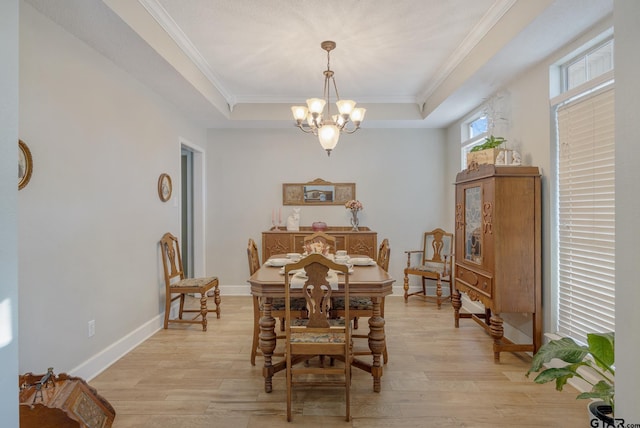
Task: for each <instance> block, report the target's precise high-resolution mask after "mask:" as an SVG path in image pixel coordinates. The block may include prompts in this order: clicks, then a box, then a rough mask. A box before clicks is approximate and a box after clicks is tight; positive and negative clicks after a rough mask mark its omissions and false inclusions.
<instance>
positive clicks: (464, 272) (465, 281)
mask: <svg viewBox="0 0 640 428" xmlns="http://www.w3.org/2000/svg"><path fill="white" fill-rule="evenodd" d="M455 277H456V284H462V285H466V286H467V287H469V288H471V289H473V290H475V291H476V292H478V293H480V294H482V295H484V296H486V297H489V298H491V297H493V279H492V278H491V277H488V276H486V275H483V274H481V273H478V272H474V271H472V270H470V269H467V268H465V267H464V266H460V265H458V264H457V265H456V273H455Z"/></svg>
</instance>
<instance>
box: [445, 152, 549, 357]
mask: <svg viewBox="0 0 640 428" xmlns="http://www.w3.org/2000/svg"><path fill="white" fill-rule="evenodd" d="M455 215H456V219H455V223H456V226H455V227H456V238H455V239H456V243H455V254H456V258H455V290H454V295H453V298H452V300H451V301H452V305H453V308H454V317H455V326H456V328H457V327H459V319H460V318H472V319H473V320H475V321H476V322H477V323H478V324H480V325H481V326H483V327H484V328H485V329H486V330H487V331H488V332H489V334H490V335H491V337H492V338H493V340H494V342H493V352H494V359H495V361H499V360H500V352H503V351H507V352H521V351H531V352H536V351H537V350H538V348H539V347H540V345H541V340H542V313H541V295H540V293H541V272H542V271H541V229H540V219H541V207H540V172H539V170H538V168H537V167H524V166H495V165H478V166H475V167H473V168H470V169H466V170H464V171H461V172H460V173H458V175H457V176H456V213H455ZM461 292H462V293H465V294H466V295H467V296H468V297H469V298H470V299H471V300H474V301H479V302H481V303H482V304H483V305H484V307H485V313H480V314H469V313H461V312H460V308H461V307H462V302H461V294H460V293H461ZM502 313H529V314H532V330H533V331H532V338H533V340H532V342H533V343H529V344H515V343H512V342H511V341H509V340H507V339H506V338H505V337H504V329H503V325H502V324H503V319H502V318H501V316H500V314H502Z"/></svg>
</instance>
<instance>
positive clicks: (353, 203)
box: [344, 199, 364, 232]
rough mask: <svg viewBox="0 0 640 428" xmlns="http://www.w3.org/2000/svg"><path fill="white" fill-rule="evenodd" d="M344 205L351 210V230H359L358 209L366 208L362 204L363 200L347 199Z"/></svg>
mask: <svg viewBox="0 0 640 428" xmlns="http://www.w3.org/2000/svg"><path fill="white" fill-rule="evenodd" d="M344 206H345V208H346V209H348V210H351V226H352V228H351V230H353V231H354V232H357V231H358V224H359V220H358V211H360V210H361V209H363V208H364V207H363V206H362V202H360V201H358V200H357V199H352V200H350V201H347V202H346V203H345V204H344Z"/></svg>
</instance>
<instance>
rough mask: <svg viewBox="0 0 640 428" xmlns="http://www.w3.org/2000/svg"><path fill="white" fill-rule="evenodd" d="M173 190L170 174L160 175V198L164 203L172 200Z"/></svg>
mask: <svg viewBox="0 0 640 428" xmlns="http://www.w3.org/2000/svg"><path fill="white" fill-rule="evenodd" d="M172 190H173V188H172V185H171V177H170V176H169V174H160V178H158V196H159V197H160V200H161V201H162V202H167V201H168V200H169V199H171V191H172Z"/></svg>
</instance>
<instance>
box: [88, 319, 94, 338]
mask: <svg viewBox="0 0 640 428" xmlns="http://www.w3.org/2000/svg"><path fill="white" fill-rule="evenodd" d="M87 327H88V332H89V337H91V336H93V335H95V334H96V320H91V321H89V325H88V326H87Z"/></svg>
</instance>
